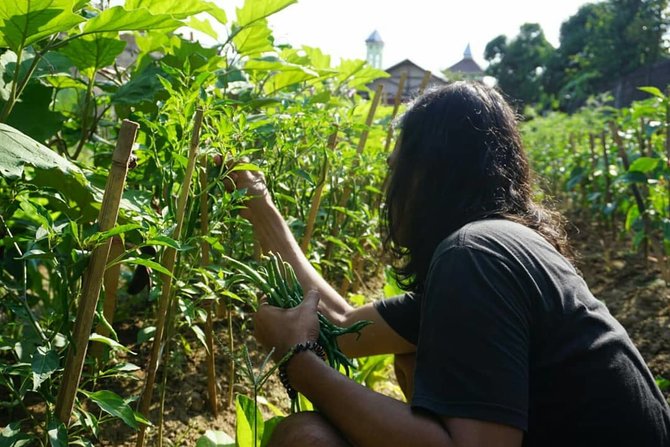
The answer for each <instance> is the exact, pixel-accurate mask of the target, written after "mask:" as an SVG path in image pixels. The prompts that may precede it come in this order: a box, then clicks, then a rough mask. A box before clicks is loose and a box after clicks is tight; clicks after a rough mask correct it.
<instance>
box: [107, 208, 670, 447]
mask: <svg viewBox="0 0 670 447" xmlns="http://www.w3.org/2000/svg"><path fill="white" fill-rule="evenodd" d="M568 229H569V233H570V236H571V241H572V243H573V246H574V247H575V249H576V251H577V252H578V257H577V259H576V264H577V266H578V268H579V269H580V270H581V271H582V273H583V275H584V277H585V279H586V281H587V283H588V284H589V286H590V287H591V289H592V291H593V293H594V295H595V296H596V297H598V298H599V299H601V300H602V301H604V302H605V303H606V305H607V307H608V308H609V309H610V311H611V312H612V314H613V315H614V316H615V317H616V318H617V319H618V320H619V321H620V322H621V323H622V324H623V325H624V327H625V328H626V329H627V331H628V332H629V334H630V336H631V338H632V339H633V341H634V342H635V344H636V346H637V347H638V349H639V350H640V352H641V353H642V356H643V357H644V359H645V360H646V361H647V363H648V365H649V367H650V369H651V371H652V373H653V374H654V375H655V376H660V377H665V378H668V379H670V310H669V309H670V308H669V305H670V288H668V287H666V285H665V283H664V281H663V280H662V279H661V274H660V271H659V268H658V262H656V260H655V259H654V258H653V257H651V256H648V257H647V259H645V256H644V254H642V253H641V252H640V253H633V252H632V251H631V248H630V247H631V246H630V241H627V240H622V239H619V238H614V237H612V236H611V234H612V233H611V231H609V230H608V229H606V228H604V227H602V226H601V225H599V224H597V223H592V222H589V223H581V222H580V220H579V219H578V218H575V219H574V220H573V223H572V224H571V225H570V226H569V228H568ZM379 295H381V292H379ZM137 330H138V328H137V327H136V326H135V325H133V324H129V323H126V324H125V325H124V326H123V328H122V329H121V331H120V332H121V333H122V334H125V336H126V337H128V339H130V340H134V337H135V332H136V331H137ZM235 332H236V333H237V334H238V335H237V338H238V339H237V340H236V346H237V347H236V348H235V352H236V355H237V357H238V358H239V357H240V347H241V346H242V343H247V344H248V346H249V349H250V351H252V352H254V351H256V349H255V347H254V345H253V339H252V338H250V337H249V336H248V335H249V330H248V329H247V328H244V327H236V331H235ZM216 333H217V334H218V335H217V336H218V340H217V344H216V352H217V386H218V390H219V399H220V400H219V402H220V411H219V415H218V417H214V416H212V414H211V412H210V410H209V408H208V402H207V379H206V369H205V362H204V357H205V352H204V350H203V349H202V348H201V347H200V345H199V344H198V343H197V342H196V341H194V340H189V342H190V344H191V348H193V352H192V353H191V354H190V355H181V356H178V357H177V358H175V363H174V364H173V368H172V372H171V373H170V376H169V377H168V389H167V393H166V396H167V397H166V400H165V409H164V412H163V414H164V418H165V429H164V444H163V445H166V446H193V445H195V443H196V440H197V439H198V437H200V436H201V435H202V434H203V433H204V432H205V431H206V430H222V431H225V432H226V433H228V434H230V435H231V436H234V433H235V412H234V407H231V406H229V405H228V402H227V395H228V392H229V379H228V377H229V375H230V367H229V360H228V359H229V358H230V353H229V351H228V348H227V344H228V341H227V337H226V329H225V321H220V322H217V323H216ZM120 335H121V334H120ZM144 350H146V348H143V350H140V352H139V353H138V356H137V357H136V358H139V359H142V358H147V357H148V355H145V354H148V353H146V352H144ZM261 361H262V359H261V358H260V356H258V355H256V356H255V358H254V359H253V362H254V364H255V365H258V364H260V362H261ZM138 364H139V363H138ZM140 366H142V365H141V364H140ZM159 377H160V374H159ZM236 377H237V378H236V383H237V384H236V385H235V387H234V389H233V391H234V392H235V393H243V394H246V395H251V388H250V386H249V385H248V384H246V382H245V380H244V379H243V378H242V376H241V375H240V374H239V371H238V374H237V376H236ZM140 386H141V381H138V382H135V383H127V384H124V385H123V387H124V388H125V389H123V390H119V391H122V395H129V394H131V393H139V387H140ZM128 388H130V389H128ZM664 392H665V395H666V397H667V398H670V389H666V390H665V391H664ZM260 394H261V396H262V398H263V399H266V400H267V401H269V402H270V403H272V404H273V405H276V406H277V407H279V408H280V409H282V410H283V411H287V405H288V401H287V398H286V396H285V393H284V391H283V389H282V388H281V385H280V384H279V382H278V380H277V379H276V377H273V378H272V379H271V380H270V382H269V383H268V384H267V385H266V387H265V388H264V389H263V390H262V391H261V393H260ZM157 400H158V398H155V399H154V402H156V401H157ZM158 408H159V407H158V404H157V403H155V404H154V407H153V411H152V414H151V419H152V420H153V421H154V422H155V421H156V420H157V415H158ZM262 410H263V412H264V413H265V414H266V415H267V416H268V417H269V416H271V415H272V414H271V412H270V410H269V408H268V407H267V406H263V407H262ZM100 438H101V440H102V441H101V444H100V445H104V446H130V445H134V440H135V434H134V433H132V432H130V431H128V430H127V429H126V428H125V427H123V426H122V425H120V424H116V425H108V426H106V427H104V428H103V430H102V433H101V436H100ZM156 439H157V436H156V430H155V429H153V430H150V431H149V436H148V437H147V440H148V442H147V444H146V445H148V446H153V445H157V444H156Z"/></svg>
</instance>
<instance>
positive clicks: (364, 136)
mask: <svg viewBox="0 0 670 447" xmlns="http://www.w3.org/2000/svg"><path fill="white" fill-rule="evenodd" d="M383 88H384V86H383V85H382V84H378V85H377V90H375V95H374V97H373V98H372V103H371V104H370V110H369V111H368V116H367V119H366V120H365V128H364V129H363V131H362V132H361V136H360V139H359V140H358V146H357V147H356V158H355V159H354V162H353V163H352V166H351V172H354V171H355V170H356V169H357V168H358V164H359V163H360V156H361V154H362V153H363V150H364V149H365V144H366V143H367V141H368V135H369V133H370V126H372V121H373V120H374V117H375V113H376V112H377V107H378V106H379V100H380V99H381V96H382V89H383ZM351 193H352V187H351V186H350V185H347V186H345V188H344V191H342V196H340V201H339V202H338V206H339V207H340V208H345V207H346V206H347V202H348V201H349V197H350V196H351ZM343 218H344V215H343V214H342V213H340V214H336V215H335V225H333V228H332V230H331V233H330V235H331V236H332V237H337V235H338V234H339V232H340V226H341V224H342V219H343ZM332 252H333V243H332V242H328V244H327V245H326V250H325V254H324V257H325V258H326V259H330V257H331V255H332Z"/></svg>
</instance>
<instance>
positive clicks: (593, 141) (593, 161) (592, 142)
mask: <svg viewBox="0 0 670 447" xmlns="http://www.w3.org/2000/svg"><path fill="white" fill-rule="evenodd" d="M589 150H590V151H591V168H592V169H593V170H594V171H595V170H596V165H597V164H598V155H597V154H596V137H595V136H594V135H593V134H592V133H590V134H589Z"/></svg>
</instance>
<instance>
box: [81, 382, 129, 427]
mask: <svg viewBox="0 0 670 447" xmlns="http://www.w3.org/2000/svg"><path fill="white" fill-rule="evenodd" d="M79 391H80V392H82V393H84V394H85V395H86V397H88V398H89V399H91V400H92V401H93V402H95V403H96V404H98V406H99V407H100V409H102V411H104V412H105V413H108V414H111V415H112V416H115V417H117V418H119V419H121V420H122V421H123V422H125V423H126V425H128V426H129V427H131V428H133V429H135V430H137V428H138V427H139V426H138V424H137V421H136V420H135V412H134V411H133V410H132V408H130V406H129V405H128V404H127V403H126V402H125V401H124V400H123V399H122V398H121V396H119V395H118V394H116V393H113V392H111V391H107V390H101V391H96V392H95V393H88V392H86V391H83V390H79Z"/></svg>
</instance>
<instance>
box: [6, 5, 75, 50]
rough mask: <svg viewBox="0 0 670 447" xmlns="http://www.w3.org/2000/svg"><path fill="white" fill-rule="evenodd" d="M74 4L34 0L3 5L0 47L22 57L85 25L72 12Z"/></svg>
mask: <svg viewBox="0 0 670 447" xmlns="http://www.w3.org/2000/svg"><path fill="white" fill-rule="evenodd" d="M74 6H75V0H31V1H28V2H22V1H17V2H2V4H0V47H8V48H10V49H11V50H12V51H14V52H15V53H20V52H21V51H22V50H23V49H24V48H26V47H27V46H28V45H32V44H34V43H36V42H39V41H41V40H42V39H45V38H47V37H50V36H54V35H57V34H58V33H61V32H65V31H68V30H70V29H71V28H72V27H73V26H75V25H77V24H79V23H81V22H83V21H84V18H83V17H81V16H80V15H78V14H75V13H74V12H73V8H74Z"/></svg>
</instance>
